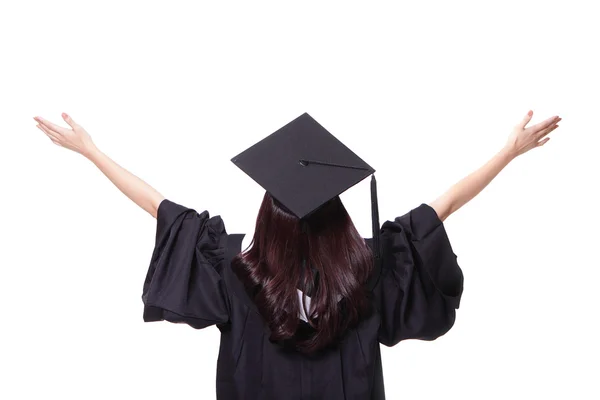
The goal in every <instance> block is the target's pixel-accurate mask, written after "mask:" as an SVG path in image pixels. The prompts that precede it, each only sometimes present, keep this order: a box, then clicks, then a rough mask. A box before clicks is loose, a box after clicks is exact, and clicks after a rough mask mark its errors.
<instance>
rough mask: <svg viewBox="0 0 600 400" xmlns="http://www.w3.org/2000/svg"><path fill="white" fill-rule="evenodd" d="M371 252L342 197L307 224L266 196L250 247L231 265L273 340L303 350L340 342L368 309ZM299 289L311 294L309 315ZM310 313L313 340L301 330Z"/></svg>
mask: <svg viewBox="0 0 600 400" xmlns="http://www.w3.org/2000/svg"><path fill="white" fill-rule="evenodd" d="M372 264H373V259H372V253H371V250H370V249H369V247H368V246H367V245H366V243H365V241H364V239H363V238H362V237H361V235H360V234H359V233H358V231H357V230H356V228H355V226H354V224H353V223H352V220H351V218H350V216H349V215H348V212H347V211H346V209H345V207H344V205H343V204H342V202H341V200H340V198H339V196H336V197H334V198H332V199H331V200H329V201H328V202H327V203H325V204H324V205H322V206H321V207H319V208H318V209H317V210H315V211H314V212H313V213H311V214H310V215H309V216H307V217H305V218H304V219H303V220H300V219H299V218H298V217H296V216H295V215H294V214H292V213H291V212H290V211H289V210H287V209H286V208H285V207H284V206H283V205H282V204H281V203H279V202H278V201H277V200H276V199H274V198H273V197H272V196H271V195H270V194H269V193H268V192H266V193H265V196H264V199H263V202H262V204H261V207H260V210H259V213H258V216H257V219H256V229H255V232H254V237H253V239H252V243H251V247H250V248H249V249H248V250H247V251H245V252H243V253H242V254H240V255H238V256H237V257H236V258H234V260H233V262H232V267H233V269H234V271H235V273H236V274H237V276H238V277H239V278H240V279H241V280H242V281H243V282H244V284H245V286H246V287H247V288H248V289H250V291H251V293H254V294H255V295H254V301H255V303H256V305H257V308H258V310H259V312H260V313H261V315H262V316H263V317H264V318H265V321H266V322H267V324H268V325H269V328H270V330H271V338H270V339H271V340H272V341H284V342H285V341H287V342H291V343H293V344H294V346H295V347H296V348H297V349H299V350H301V351H303V352H307V353H308V352H314V351H316V350H319V349H322V348H324V347H327V346H328V345H330V344H332V343H334V342H335V341H336V339H338V338H339V337H340V336H341V335H342V334H343V333H344V332H345V331H346V330H347V329H348V328H349V327H351V326H353V325H355V324H356V323H357V322H358V321H359V320H360V319H361V317H362V316H363V315H364V313H365V312H366V311H367V310H368V300H367V293H366V290H365V287H364V284H365V282H366V280H367V279H368V277H369V274H370V272H371V269H372ZM297 289H299V290H302V291H303V292H304V293H305V294H310V297H311V303H310V310H308V309H307V307H306V304H305V302H304V301H302V302H301V301H300V300H299V299H298V295H297ZM300 307H303V308H304V310H305V312H306V316H307V320H308V321H307V323H308V324H309V325H310V329H309V330H308V331H309V333H308V334H300V333H299V332H300V331H302V332H306V329H299V328H301V324H302V323H301V321H300V320H299V310H300Z"/></svg>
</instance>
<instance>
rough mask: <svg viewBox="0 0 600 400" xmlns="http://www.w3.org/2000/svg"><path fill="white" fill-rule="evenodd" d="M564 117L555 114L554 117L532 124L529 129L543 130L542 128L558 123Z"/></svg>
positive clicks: (534, 130)
mask: <svg viewBox="0 0 600 400" xmlns="http://www.w3.org/2000/svg"><path fill="white" fill-rule="evenodd" d="M561 119H562V118H559V117H558V116H554V117H550V118H548V119H546V120H544V121H542V122H539V123H537V124H535V125H532V126H530V127H529V128H527V129H531V131H533V132H537V131H541V130H542V129H545V128H547V127H548V126H550V125H552V124H555V123H557V122H558V121H560V120H561Z"/></svg>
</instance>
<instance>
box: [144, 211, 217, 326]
mask: <svg viewBox="0 0 600 400" xmlns="http://www.w3.org/2000/svg"><path fill="white" fill-rule="evenodd" d="M156 219H157V226H156V242H155V247H154V251H153V253H152V258H151V261H150V266H149V267H148V272H147V275H146V279H145V281H144V286H143V293H142V301H143V303H144V314H143V319H144V321H145V322H152V321H168V322H173V323H185V324H188V325H189V326H191V327H193V328H195V329H202V328H205V327H207V326H210V325H216V324H224V323H227V322H228V321H229V303H228V298H227V291H226V288H225V284H224V281H223V279H222V278H221V275H220V270H221V267H222V265H221V263H222V261H223V258H224V253H225V249H224V246H225V240H226V236H227V233H226V231H225V227H224V224H223V221H222V219H221V217H220V216H215V217H212V218H210V217H209V213H208V211H203V212H202V213H197V212H196V211H195V210H193V209H190V208H187V207H184V206H182V205H179V204H177V203H174V202H172V201H170V200H168V199H164V200H163V201H162V202H161V203H160V205H159V207H158V212H157V218H156Z"/></svg>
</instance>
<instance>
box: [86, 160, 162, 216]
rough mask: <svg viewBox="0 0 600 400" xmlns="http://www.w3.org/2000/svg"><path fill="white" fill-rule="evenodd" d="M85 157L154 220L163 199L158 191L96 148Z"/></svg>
mask: <svg viewBox="0 0 600 400" xmlns="http://www.w3.org/2000/svg"><path fill="white" fill-rule="evenodd" d="M86 157H87V158H88V159H89V160H90V161H92V162H93V163H94V164H95V165H96V166H97V167H98V168H99V169H100V171H102V173H103V174H104V175H105V176H106V177H107V178H108V179H109V180H110V181H111V182H112V183H113V184H114V185H115V186H116V187H117V188H118V189H119V190H120V191H121V192H123V194H125V196H127V197H129V198H130V199H131V200H132V201H133V202H134V203H136V204H137V205H138V206H140V207H141V208H143V209H144V210H146V211H147V212H148V213H149V214H150V215H152V216H153V217H154V218H156V215H157V210H158V206H159V204H160V202H161V201H162V200H163V199H164V196H162V195H161V194H160V193H159V192H158V191H156V190H155V189H154V188H153V187H152V186H150V185H148V184H147V183H146V182H144V181H143V180H142V179H140V178H138V177H137V176H135V175H133V174H132V173H131V172H129V171H127V170H126V169H125V168H123V167H121V166H120V165H119V164H117V163H116V162H114V161H113V160H112V159H111V158H110V157H108V156H107V155H106V154H104V153H102V152H101V151H100V150H98V149H97V148H94V149H93V150H91V151H89V153H87V154H86Z"/></svg>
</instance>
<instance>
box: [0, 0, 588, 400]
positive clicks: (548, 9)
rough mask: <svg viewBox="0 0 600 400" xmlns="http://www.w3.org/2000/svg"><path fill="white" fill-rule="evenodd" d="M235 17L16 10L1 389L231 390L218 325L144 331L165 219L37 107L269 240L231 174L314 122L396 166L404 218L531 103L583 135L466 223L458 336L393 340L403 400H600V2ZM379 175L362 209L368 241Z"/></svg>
mask: <svg viewBox="0 0 600 400" xmlns="http://www.w3.org/2000/svg"><path fill="white" fill-rule="evenodd" d="M224 3H225V2H220V3H219V4H220V5H218V6H215V5H213V2H210V3H209V2H192V1H187V2H183V1H173V2H169V3H168V4H169V6H168V7H167V6H166V4H167V2H157V1H144V2H142V1H136V2H134V1H120V2H116V1H103V2H102V3H100V2H81V1H80V2H74V1H73V2H65V1H52V2H42V1H39V2H32V1H19V2H8V1H3V2H2V5H1V6H0V41H1V48H0V50H1V59H2V62H1V64H0V69H1V74H0V118H1V120H2V123H1V130H0V132H1V135H2V142H1V143H2V144H1V146H0V163H1V165H0V167H1V168H0V171H1V172H0V174H1V177H2V195H1V200H0V202H1V206H2V224H1V225H2V236H3V237H2V242H1V243H2V261H1V275H0V285H1V289H0V304H1V305H2V317H1V322H0V324H1V327H0V332H1V333H0V335H1V338H2V339H1V344H0V346H1V347H0V369H1V375H0V398H2V399H55V398H56V399H142V398H143V399H146V400H150V399H166V398H169V399H212V398H215V373H216V371H215V366H216V358H217V351H218V339H219V336H218V330H217V329H216V328H208V329H205V330H202V331H198V330H194V329H192V328H190V327H188V326H185V325H175V324H169V323H166V322H155V323H143V321H142V301H141V293H142V284H143V281H144V278H145V274H146V270H147V267H148V263H149V260H150V256H151V253H152V249H153V244H154V235H155V226H156V225H155V224H156V221H155V220H154V219H153V218H152V217H151V216H150V215H149V214H147V213H146V212H144V211H143V210H142V209H140V208H138V207H137V206H136V205H135V204H134V203H133V202H131V201H129V200H128V199H127V198H126V197H125V196H124V195H123V194H121V193H120V192H119V191H118V190H117V189H116V188H115V187H114V186H112V184H111V183H110V181H108V179H106V178H105V177H104V175H102V174H101V173H100V171H98V170H97V169H96V167H95V166H94V165H93V164H92V163H91V162H89V161H88V160H86V159H85V158H84V157H82V156H80V155H79V154H76V153H73V152H71V151H69V150H65V149H63V148H60V147H57V146H55V145H54V144H52V143H51V142H50V140H49V139H48V138H47V137H46V136H45V135H44V134H43V133H42V132H41V131H39V130H38V129H37V128H36V127H35V121H34V120H33V119H32V117H33V116H35V115H39V116H42V117H44V118H47V119H49V120H50V121H52V122H55V123H59V124H61V125H63V126H66V124H65V123H64V121H62V119H61V117H60V113H61V112H63V111H64V112H67V113H69V114H70V115H71V116H72V117H73V118H74V120H75V121H77V122H79V123H80V124H81V125H82V126H84V128H86V130H87V131H88V132H89V133H90V134H91V135H92V138H93V139H94V141H95V143H96V144H97V146H98V147H99V148H100V149H101V150H102V151H104V152H105V153H106V154H108V155H109V156H110V157H112V158H113V159H114V160H115V161H117V162H118V163H119V164H121V165H122V166H124V167H125V168H127V169H128V170H130V171H131V172H133V173H134V174H136V175H138V176H139V177H141V178H142V179H144V180H145V181H146V182H148V183H149V184H151V185H152V186H154V187H155V188H156V189H157V190H159V191H160V192H161V193H162V194H163V195H164V196H166V197H167V198H169V199H171V200H173V201H175V202H178V203H180V204H183V205H186V206H188V207H191V208H195V209H196V210H198V211H202V210H204V209H208V210H209V211H210V212H211V215H216V214H220V215H222V216H223V219H224V221H225V223H226V226H227V230H228V231H229V232H230V233H235V232H240V233H241V232H245V233H248V234H251V233H252V230H253V225H254V222H255V217H256V212H257V210H258V206H259V204H260V201H261V199H262V195H263V190H262V189H261V188H260V187H259V186H258V185H257V184H255V183H254V182H253V181H252V180H251V179H249V178H248V177H247V176H246V175H245V174H244V173H243V172H241V171H240V170H239V169H237V167H235V166H234V165H233V164H232V163H231V162H230V161H229V160H230V159H231V157H233V156H234V155H236V154H238V153H239V152H241V151H242V150H244V149H245V148H247V147H249V146H250V145H251V144H253V143H255V142H256V141H258V140H260V139H261V138H262V137H264V136H266V135H268V134H270V133H272V132H273V131H275V130H276V129H278V128H279V127H281V126H282V125H284V124H285V123H287V122H289V121H290V120H292V119H294V118H295V117H297V116H298V115H300V114H301V113H303V112H308V113H309V114H311V115H312V116H313V117H314V118H316V119H317V121H319V122H320V123H321V124H322V125H324V126H325V127H326V128H327V129H328V130H330V131H331V132H332V133H333V134H334V135H336V136H337V137H338V138H339V139H340V140H342V141H343V142H344V143H345V144H347V145H348V146H349V147H350V148H352V149H353V150H355V151H356V152H357V153H358V154H359V156H361V157H362V158H364V159H365V160H366V161H367V162H368V163H369V164H371V165H372V166H373V167H374V168H376V169H377V173H376V176H377V180H378V184H379V198H380V214H381V220H382V222H383V221H384V220H386V219H392V218H394V217H395V216H398V215H401V214H403V213H405V212H407V211H408V210H410V209H411V208H413V207H416V206H417V205H419V204H420V203H421V202H429V201H432V200H434V199H435V198H436V197H437V196H438V195H440V194H441V193H443V191H445V190H446V189H447V188H449V187H450V186H451V185H452V184H454V183H455V182H456V181H458V180H459V179H460V178H462V177H464V176H465V175H467V174H468V173H470V172H472V171H474V170H475V169H476V168H478V167H480V166H481V165H483V163H485V162H486V161H487V160H488V159H489V158H490V157H492V156H493V155H494V154H495V153H496V152H497V151H498V150H500V148H501V147H502V146H503V145H504V143H505V140H506V138H507V136H508V134H509V133H510V131H511V129H512V127H513V126H514V125H515V124H516V123H518V122H519V121H520V120H521V118H522V117H523V116H524V115H525V113H526V112H527V111H528V110H529V109H532V110H533V111H534V117H533V121H532V124H533V123H536V122H539V121H541V120H542V119H545V118H547V117H551V116H553V115H560V116H561V117H562V118H563V120H562V121H561V122H560V123H559V125H560V127H559V128H558V130H556V131H554V132H553V133H551V135H550V136H551V138H552V139H551V140H550V141H549V142H548V144H547V145H545V146H544V147H542V148H538V149H534V150H533V151H531V152H530V153H528V154H526V155H524V156H521V157H519V158H517V159H516V160H515V161H514V162H513V163H511V164H510V165H508V167H507V168H506V169H505V170H504V171H502V172H501V173H500V175H499V176H498V178H497V179H495V180H494V181H493V182H492V183H491V184H490V185H489V186H488V187H487V188H486V189H485V190H484V191H483V192H482V193H481V194H480V195H479V196H477V197H476V198H475V199H474V200H472V201H471V202H470V203H468V204H467V205H466V206H464V207H463V208H461V209H460V210H459V211H457V212H456V213H455V214H453V215H451V216H450V217H449V218H448V219H447V220H446V222H445V225H446V229H447V231H448V233H449V235H450V238H451V242H452V245H453V247H454V250H455V252H456V253H457V254H458V260H459V263H460V265H461V267H462V268H463V272H464V274H465V289H464V294H463V298H462V302H461V307H460V309H459V310H458V311H457V321H456V324H455V326H454V328H453V329H452V330H451V331H450V332H448V333H447V334H446V335H444V336H442V337H440V338H438V339H437V340H436V341H433V342H421V341H416V340H410V341H405V342H402V343H400V344H399V345H398V346H396V347H394V348H391V349H389V348H383V350H382V351H383V357H384V359H383V363H384V374H385V382H386V392H387V396H388V398H389V399H414V398H419V399H441V398H443V399H507V398H511V399H532V398H538V399H541V398H550V397H551V398H561V399H566V398H572V399H593V398H599V397H600V390H599V388H598V384H597V378H598V372H599V367H598V361H597V360H598V359H599V357H600V351H599V350H600V349H599V346H598V341H597V337H598V334H599V329H598V328H599V326H598V305H599V301H598V294H597V293H598V282H597V280H598V278H600V273H599V272H598V267H600V262H599V261H598V258H597V250H596V248H597V246H598V239H599V236H600V235H599V234H598V230H597V225H598V222H599V218H598V204H599V201H598V200H599V198H598V194H597V189H598V184H597V182H598V171H599V170H600V168H599V163H598V156H597V151H598V149H597V147H596V145H597V144H598V127H597V121H598V117H597V112H598V109H599V107H598V106H599V105H600V104H599V103H600V102H599V100H598V99H599V98H598V93H599V89H600V82H599V78H598V71H599V67H600V61H599V58H598V56H597V50H598V42H597V38H598V37H600V26H599V25H598V23H597V21H598V14H597V12H594V11H593V8H592V7H591V6H588V5H584V4H593V2H587V3H584V2H574V1H570V2H568V5H567V2H541V1H538V2H531V1H518V2H502V3H497V4H496V5H494V6H492V5H491V3H490V2H463V1H452V2H446V1H444V2H441V1H440V2H406V1H403V2H389V3H381V2H374V1H372V2H363V3H362V4H360V5H358V4H357V3H356V2H335V3H334V2H308V1H303V2H294V3H292V2H285V3H284V2H278V3H275V2H273V3H263V2H257V1H253V2H238V3H237V4H236V3H233V2H227V4H224ZM417 3H418V4H419V5H415V4H417ZM483 3H485V5H484V4H483ZM500 4H501V5H500ZM368 185H369V183H368V179H367V180H365V181H363V182H361V183H360V184H358V185H357V186H355V187H354V188H352V189H351V190H349V191H348V192H346V193H344V194H343V195H342V200H343V201H344V204H345V205H346V207H347V208H348V210H349V212H350V213H351V215H352V217H353V219H354V221H355V224H356V225H357V227H358V228H359V231H360V232H361V233H362V234H363V235H364V236H365V237H369V236H370V209H369V186H368ZM594 380H596V381H594Z"/></svg>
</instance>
